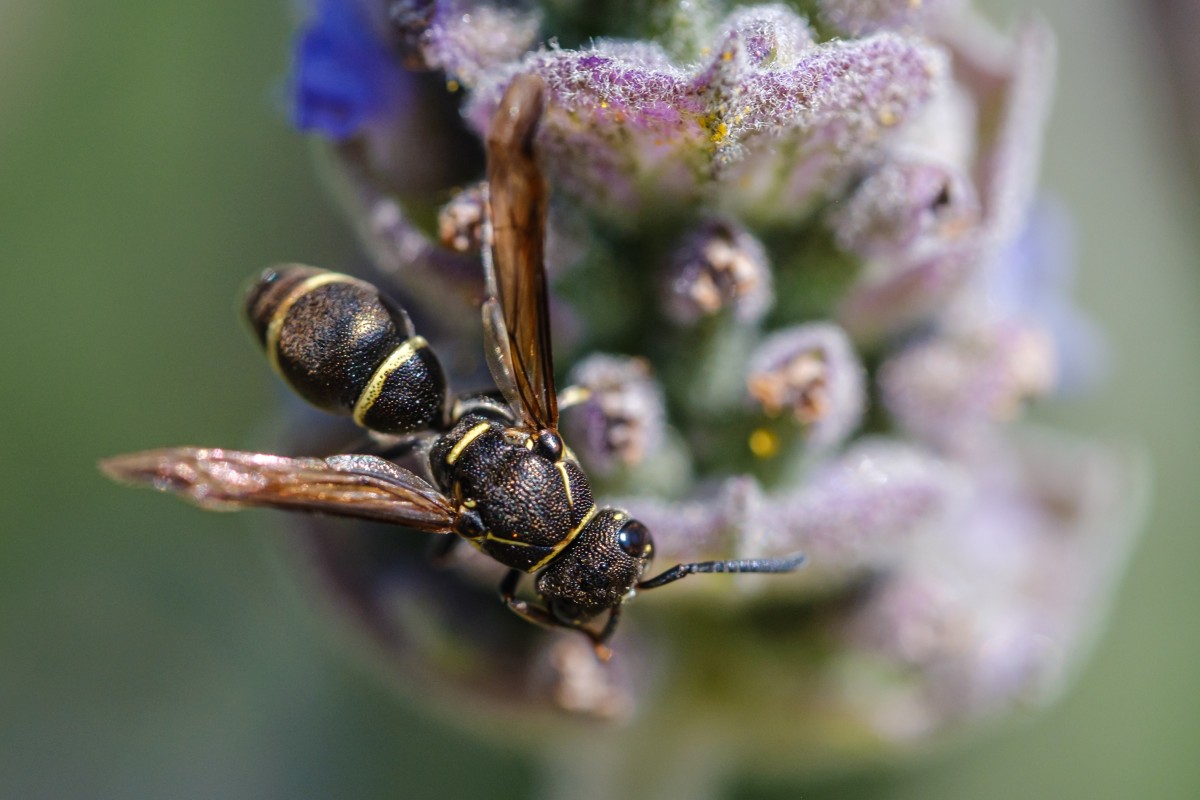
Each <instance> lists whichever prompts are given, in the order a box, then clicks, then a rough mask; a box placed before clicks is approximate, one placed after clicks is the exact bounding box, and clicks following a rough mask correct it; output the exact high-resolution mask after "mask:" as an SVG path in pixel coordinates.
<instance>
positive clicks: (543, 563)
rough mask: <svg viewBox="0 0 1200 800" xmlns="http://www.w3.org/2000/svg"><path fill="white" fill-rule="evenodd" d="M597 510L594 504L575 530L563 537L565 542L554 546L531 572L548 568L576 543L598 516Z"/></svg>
mask: <svg viewBox="0 0 1200 800" xmlns="http://www.w3.org/2000/svg"><path fill="white" fill-rule="evenodd" d="M596 510H597V509H596V504H595V503H592V507H591V508H589V509H588V512H587V513H586V514H584V515H583V519H581V520H579V524H578V525H576V526H575V527H574V528H571V530H570V532H569V533H568V534H567V535H566V536H564V537H563V540H562V541H561V542H559V543H558V544H556V545H554V549H553V550H551V551H550V553H549V554H548V555H547V556H546V557H545V558H543V559H542V560H541V561H539V562H538V563H536V564H534V565H533V566H532V567H530V568H529V571H530V572H537V571H538V570H539V569H541V568H542V567H544V566H546V565H547V564H549V563H550V562H551V561H553V560H554V559H555V557H556V556H557V555H558V554H559V553H561V552H562V551H563V550H564V549H566V546H567V545H569V544H570V543H571V542H573V541H575V537H577V536H578V535H579V532H580V531H582V530H583V529H584V528H586V527H587V524H588V523H589V522H591V521H592V517H594V516H596Z"/></svg>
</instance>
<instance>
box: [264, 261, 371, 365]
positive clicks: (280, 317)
mask: <svg viewBox="0 0 1200 800" xmlns="http://www.w3.org/2000/svg"><path fill="white" fill-rule="evenodd" d="M327 283H360V281H357V280H355V279H354V278H351V277H350V276H349V275H341V274H339V273H337V272H322V273H320V274H318V275H313V276H312V277H309V278H305V279H304V280H302V281H300V283H299V284H297V285H296V286H295V287H294V288H293V289H292V290H291V291H290V292H288V294H287V296H286V297H284V298H283V301H282V302H281V303H280V304H279V306H278V307H276V309H275V313H274V314H272V315H271V321H270V322H269V323H267V340H266V349H267V360H268V361H270V362H271V368H272V369H274V370H275V371H276V372H277V373H279V375H281V376H282V375H283V370H282V369H280V367H279V333H280V332H281V331H282V330H283V321H284V320H285V319H287V315H288V312H289V311H291V310H292V306H294V305H296V301H298V300H299V299H300V298H301V297H304V295H306V294H308V293H309V292H311V291H312V290H313V289H316V288H317V287H318V286H324V285H325V284H327Z"/></svg>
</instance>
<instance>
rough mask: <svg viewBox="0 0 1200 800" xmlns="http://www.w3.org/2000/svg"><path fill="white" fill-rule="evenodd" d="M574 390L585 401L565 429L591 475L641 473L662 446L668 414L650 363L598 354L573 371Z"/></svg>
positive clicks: (585, 360)
mask: <svg viewBox="0 0 1200 800" xmlns="http://www.w3.org/2000/svg"><path fill="white" fill-rule="evenodd" d="M571 386H572V387H574V389H573V390H574V391H577V392H580V393H582V394H583V396H584V397H583V399H582V400H581V401H580V403H579V407H578V408H576V409H572V410H568V411H567V412H566V415H567V428H568V430H570V431H574V432H575V433H576V436H574V437H572V439H571V441H572V442H573V443H574V447H575V449H576V452H577V453H578V454H579V456H580V459H581V461H582V463H583V464H584V465H585V466H587V467H588V468H589V469H591V470H594V471H595V472H596V473H597V474H600V475H603V474H606V473H610V472H612V471H613V470H614V469H617V468H625V469H628V468H633V467H637V466H639V465H640V464H641V463H642V462H643V461H645V459H646V458H647V456H649V455H651V454H653V453H655V452H656V451H658V449H659V448H660V447H661V446H662V442H663V429H664V427H665V425H666V422H665V418H666V409H665V408H663V396H662V389H661V388H660V387H659V386H658V383H657V382H656V381H655V380H654V377H653V375H652V374H651V372H650V365H649V363H648V362H646V361H644V360H642V359H637V358H621V357H618V356H609V355H602V354H594V355H591V356H588V357H587V358H586V359H584V360H583V361H581V362H580V363H579V364H577V365H575V367H574V368H573V369H572V370H571ZM565 399H567V398H564V400H565Z"/></svg>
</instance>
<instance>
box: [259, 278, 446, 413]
mask: <svg viewBox="0 0 1200 800" xmlns="http://www.w3.org/2000/svg"><path fill="white" fill-rule="evenodd" d="M246 314H247V316H248V317H249V319H250V324H251V326H252V327H253V328H254V331H255V333H256V334H257V336H258V340H259V343H260V344H261V345H262V347H263V349H264V351H265V352H266V354H267V358H268V359H269V360H270V361H271V364H272V366H274V367H275V370H276V371H277V372H278V373H279V374H280V376H281V377H282V378H283V379H284V380H285V381H287V383H288V384H289V385H290V386H291V387H292V388H293V389H294V390H295V391H296V392H297V394H299V395H300V396H301V397H303V398H304V399H305V400H307V401H308V402H310V403H312V404H313V405H315V406H317V407H318V408H321V409H324V410H326V411H329V412H332V413H335V414H349V415H352V416H353V417H354V421H355V422H356V423H358V424H359V425H361V426H363V427H365V428H370V429H371V430H376V431H380V432H382V433H410V432H413V431H418V430H425V429H428V428H431V427H436V426H437V423H438V422H440V417H441V414H442V407H443V404H444V402H445V393H446V379H445V376H444V374H443V373H442V368H441V365H440V364H439V363H438V360H437V356H435V355H434V354H433V351H432V350H431V349H430V348H429V346H428V345H427V344H426V342H425V340H424V339H422V338H421V337H420V336H417V335H416V334H415V332H414V331H413V328H412V323H411V322H409V320H408V317H407V315H406V314H405V313H404V311H403V310H402V309H400V308H399V307H398V306H396V305H395V304H394V303H392V302H390V301H389V300H387V299H386V298H384V297H382V296H381V295H380V294H379V291H378V290H377V289H376V288H375V287H374V286H372V285H371V284H369V283H366V282H365V281H360V280H358V279H356V278H352V277H350V276H349V275H341V274H339V273H336V272H328V271H325V270H320V269H314V268H312V267H303V266H284V267H276V268H272V269H268V270H267V271H265V272H264V273H263V274H262V276H261V277H260V278H259V279H258V281H257V282H256V283H255V284H254V286H253V287H251V289H250V291H249V293H248V294H247V297H246Z"/></svg>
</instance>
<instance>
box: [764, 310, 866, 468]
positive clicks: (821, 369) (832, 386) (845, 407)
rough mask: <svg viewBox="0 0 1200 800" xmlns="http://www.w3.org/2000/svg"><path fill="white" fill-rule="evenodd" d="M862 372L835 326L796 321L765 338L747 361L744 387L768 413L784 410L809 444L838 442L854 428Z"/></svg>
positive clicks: (818, 445) (862, 387) (857, 419)
mask: <svg viewBox="0 0 1200 800" xmlns="http://www.w3.org/2000/svg"><path fill="white" fill-rule="evenodd" d="M865 382H866V374H865V371H864V370H863V366H862V364H861V363H860V362H859V360H858V356H857V355H856V354H855V352H854V347H853V346H852V345H851V344H850V340H849V339H848V338H847V337H846V334H845V333H844V332H843V331H842V329H841V328H839V327H837V326H836V325H832V324H829V323H811V324H808V325H798V326H796V327H794V328H788V329H787V330H784V331H780V332H779V333H776V334H773V335H771V336H769V337H767V338H766V339H765V340H764V341H763V343H762V344H761V345H759V347H758V349H757V350H756V351H755V352H754V355H753V356H752V357H751V359H750V366H749V369H748V370H747V376H746V387H747V389H748V391H749V392H750V396H751V397H753V398H754V400H755V401H757V402H758V404H759V405H761V406H762V409H763V411H764V412H766V413H767V414H768V415H769V416H773V417H774V416H778V415H779V414H782V413H785V412H786V413H789V414H791V415H792V417H793V418H794V419H795V420H796V422H797V423H799V424H800V425H803V426H804V427H805V429H806V431H807V434H808V442H809V444H810V445H811V446H812V447H815V448H820V449H825V448H829V447H833V446H836V445H838V444H840V443H841V442H842V441H843V440H844V439H845V438H846V437H847V436H849V435H850V434H851V433H852V432H853V431H854V429H855V428H857V427H858V424H859V422H860V421H861V419H862V414H863V408H864V406H865V405H866V389H865Z"/></svg>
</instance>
